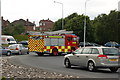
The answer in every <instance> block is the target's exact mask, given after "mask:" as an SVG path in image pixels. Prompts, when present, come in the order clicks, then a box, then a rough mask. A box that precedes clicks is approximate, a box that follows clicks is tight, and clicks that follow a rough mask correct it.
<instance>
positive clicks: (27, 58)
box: [11, 53, 120, 78]
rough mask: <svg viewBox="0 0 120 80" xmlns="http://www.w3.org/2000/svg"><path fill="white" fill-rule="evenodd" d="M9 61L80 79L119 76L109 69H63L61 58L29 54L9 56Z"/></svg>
mask: <svg viewBox="0 0 120 80" xmlns="http://www.w3.org/2000/svg"><path fill="white" fill-rule="evenodd" d="M11 61H12V62H13V63H15V64H20V65H21V64H22V65H23V64H24V65H27V66H32V67H36V68H41V69H45V70H48V71H52V72H59V73H63V74H68V75H74V76H79V77H81V78H118V74H119V70H118V72H115V73H112V72H110V70H109V69H98V70H97V71H96V72H89V71H87V70H86V69H83V68H80V67H72V68H71V69H69V68H65V67H64V65H63V56H48V55H45V56H37V55H36V54H35V53H30V54H29V55H21V56H20V55H17V56H11ZM119 75H120V74H119Z"/></svg>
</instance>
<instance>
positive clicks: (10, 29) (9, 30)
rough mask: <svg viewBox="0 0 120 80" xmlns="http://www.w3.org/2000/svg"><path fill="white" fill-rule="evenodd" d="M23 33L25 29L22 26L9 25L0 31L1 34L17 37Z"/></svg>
mask: <svg viewBox="0 0 120 80" xmlns="http://www.w3.org/2000/svg"><path fill="white" fill-rule="evenodd" d="M24 32H25V27H24V26H23V25H22V24H16V25H13V24H9V25H7V26H6V27H5V28H4V29H3V30H2V34H4V35H19V34H21V33H24Z"/></svg>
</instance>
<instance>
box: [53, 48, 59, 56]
mask: <svg viewBox="0 0 120 80" xmlns="http://www.w3.org/2000/svg"><path fill="white" fill-rule="evenodd" d="M52 54H53V55H54V56H56V55H58V49H57V48H54V49H53V50H52Z"/></svg>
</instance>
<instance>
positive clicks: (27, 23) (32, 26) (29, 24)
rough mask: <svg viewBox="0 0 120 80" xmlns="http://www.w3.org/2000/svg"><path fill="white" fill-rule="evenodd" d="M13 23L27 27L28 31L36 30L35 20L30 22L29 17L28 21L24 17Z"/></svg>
mask: <svg viewBox="0 0 120 80" xmlns="http://www.w3.org/2000/svg"><path fill="white" fill-rule="evenodd" d="M12 24H13V25H16V24H21V25H23V26H24V27H25V29H26V31H34V27H35V26H36V25H35V23H34V22H33V23H32V22H30V21H29V20H28V19H27V20H26V21H25V20H23V19H19V20H15V21H14V22H12Z"/></svg>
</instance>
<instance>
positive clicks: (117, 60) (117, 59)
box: [109, 59, 118, 61]
mask: <svg viewBox="0 0 120 80" xmlns="http://www.w3.org/2000/svg"><path fill="white" fill-rule="evenodd" d="M109 61H118V59H109Z"/></svg>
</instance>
